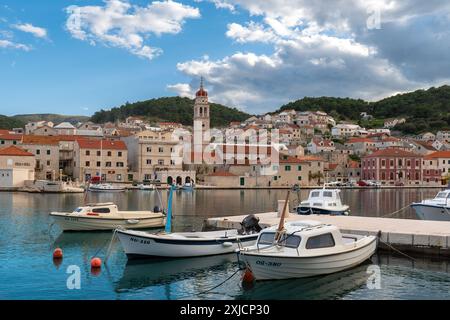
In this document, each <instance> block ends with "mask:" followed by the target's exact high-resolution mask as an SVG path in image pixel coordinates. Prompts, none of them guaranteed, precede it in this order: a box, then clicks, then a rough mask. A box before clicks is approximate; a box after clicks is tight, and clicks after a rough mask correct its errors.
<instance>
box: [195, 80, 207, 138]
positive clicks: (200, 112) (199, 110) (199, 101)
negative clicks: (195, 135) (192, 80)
mask: <svg viewBox="0 0 450 320" xmlns="http://www.w3.org/2000/svg"><path fill="white" fill-rule="evenodd" d="M195 123H197V124H200V125H201V128H202V137H203V142H208V143H209V141H208V140H209V139H208V138H207V135H209V123H210V119H209V102H208V92H206V90H205V89H203V77H202V78H201V80H200V89H199V90H198V91H197V92H196V94H195V102H194V127H195ZM205 133H206V135H205Z"/></svg>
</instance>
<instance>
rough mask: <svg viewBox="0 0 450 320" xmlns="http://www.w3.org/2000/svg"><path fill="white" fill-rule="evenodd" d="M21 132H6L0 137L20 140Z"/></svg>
mask: <svg viewBox="0 0 450 320" xmlns="http://www.w3.org/2000/svg"><path fill="white" fill-rule="evenodd" d="M22 136H23V135H22V134H11V133H8V134H2V135H1V136H0V139H1V140H22Z"/></svg>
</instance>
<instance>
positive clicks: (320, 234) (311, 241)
mask: <svg viewBox="0 0 450 320" xmlns="http://www.w3.org/2000/svg"><path fill="white" fill-rule="evenodd" d="M276 234H277V227H271V228H268V229H265V230H263V231H261V233H260V234H259V237H258V240H257V243H256V244H255V245H253V246H250V247H244V248H243V249H239V250H238V255H239V258H240V259H241V260H242V261H244V262H245V263H246V264H247V266H248V267H249V269H250V270H251V272H252V273H253V275H254V276H255V278H256V280H270V279H290V278H303V277H311V276H318V275H324V274H330V273H335V272H339V271H343V270H346V269H349V268H352V267H355V266H357V265H359V264H361V263H362V262H364V261H366V260H368V259H369V258H370V257H371V256H372V255H373V254H374V253H375V251H376V248H377V238H376V237H375V236H358V235H345V234H341V232H340V231H339V229H338V228H337V227H335V226H332V225H325V224H321V223H320V222H317V221H298V222H291V223H287V224H286V226H285V228H284V229H283V231H282V232H281V234H280V237H279V240H278V241H277V240H275V238H276Z"/></svg>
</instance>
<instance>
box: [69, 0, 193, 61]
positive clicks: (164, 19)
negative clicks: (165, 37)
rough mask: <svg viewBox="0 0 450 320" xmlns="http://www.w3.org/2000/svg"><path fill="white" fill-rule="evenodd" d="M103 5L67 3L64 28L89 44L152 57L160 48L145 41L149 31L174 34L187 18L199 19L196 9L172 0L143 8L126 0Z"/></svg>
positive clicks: (159, 51)
mask: <svg viewBox="0 0 450 320" xmlns="http://www.w3.org/2000/svg"><path fill="white" fill-rule="evenodd" d="M104 3H105V4H104V6H76V5H73V6H70V7H68V8H67V9H66V11H67V14H68V15H69V16H68V19H67V22H66V27H67V29H68V30H69V32H70V33H71V35H72V36H73V37H74V38H76V39H80V40H84V41H89V42H90V43H91V44H92V45H95V44H96V43H103V44H105V45H108V46H113V47H119V48H124V49H127V50H128V51H129V52H131V53H132V54H134V55H137V56H140V57H143V58H147V59H152V58H154V57H156V56H158V55H159V54H161V52H162V50H161V49H159V48H153V47H151V46H149V45H147V44H145V40H146V39H147V37H148V36H149V35H151V34H153V35H156V36H160V35H162V34H165V33H168V34H177V33H179V32H180V31H181V29H182V25H183V23H184V22H185V20H186V19H192V18H199V17H200V12H199V10H198V9H197V8H193V7H191V6H188V5H184V4H181V3H178V2H175V1H171V0H168V1H154V2H151V3H149V4H148V6H146V7H139V6H136V5H132V4H130V3H129V2H128V1H126V0H104Z"/></svg>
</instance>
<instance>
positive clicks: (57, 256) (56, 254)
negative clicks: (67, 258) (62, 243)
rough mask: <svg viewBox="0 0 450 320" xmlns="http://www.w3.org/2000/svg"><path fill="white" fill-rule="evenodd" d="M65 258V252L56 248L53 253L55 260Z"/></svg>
mask: <svg viewBox="0 0 450 320" xmlns="http://www.w3.org/2000/svg"><path fill="white" fill-rule="evenodd" d="M62 257H63V251H62V249H61V248H56V249H55V250H54V251H53V259H62Z"/></svg>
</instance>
